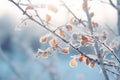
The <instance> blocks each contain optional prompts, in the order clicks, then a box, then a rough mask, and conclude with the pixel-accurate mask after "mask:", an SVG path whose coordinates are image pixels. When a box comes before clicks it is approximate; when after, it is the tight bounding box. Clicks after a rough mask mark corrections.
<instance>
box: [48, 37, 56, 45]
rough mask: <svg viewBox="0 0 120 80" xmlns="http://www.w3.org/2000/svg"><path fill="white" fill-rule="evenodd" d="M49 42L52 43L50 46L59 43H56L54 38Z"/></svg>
mask: <svg viewBox="0 0 120 80" xmlns="http://www.w3.org/2000/svg"><path fill="white" fill-rule="evenodd" d="M49 44H50V46H55V45H56V44H57V43H56V40H55V39H52V40H50V41H49Z"/></svg>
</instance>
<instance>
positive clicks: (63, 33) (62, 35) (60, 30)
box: [58, 29, 65, 37]
mask: <svg viewBox="0 0 120 80" xmlns="http://www.w3.org/2000/svg"><path fill="white" fill-rule="evenodd" d="M58 34H59V35H60V36H61V37H65V32H64V31H63V30H62V29H59V32H58Z"/></svg>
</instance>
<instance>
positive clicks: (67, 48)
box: [61, 47, 69, 54]
mask: <svg viewBox="0 0 120 80" xmlns="http://www.w3.org/2000/svg"><path fill="white" fill-rule="evenodd" d="M61 52H62V53H64V54H69V47H66V48H63V49H62V50H61Z"/></svg>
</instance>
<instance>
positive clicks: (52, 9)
mask: <svg viewBox="0 0 120 80" xmlns="http://www.w3.org/2000/svg"><path fill="white" fill-rule="evenodd" d="M48 10H51V11H53V12H55V13H56V12H58V9H57V7H56V6H54V5H51V4H48Z"/></svg>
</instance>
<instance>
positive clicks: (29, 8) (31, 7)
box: [25, 6, 34, 11]
mask: <svg viewBox="0 0 120 80" xmlns="http://www.w3.org/2000/svg"><path fill="white" fill-rule="evenodd" d="M32 9H34V8H33V6H27V7H26V9H25V11H27V10H32Z"/></svg>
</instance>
